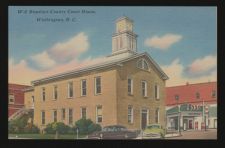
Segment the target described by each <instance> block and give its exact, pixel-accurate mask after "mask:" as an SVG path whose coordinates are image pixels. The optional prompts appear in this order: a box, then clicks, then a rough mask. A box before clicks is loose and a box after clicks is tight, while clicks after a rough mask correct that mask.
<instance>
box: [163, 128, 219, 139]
mask: <svg viewBox="0 0 225 148" xmlns="http://www.w3.org/2000/svg"><path fill="white" fill-rule="evenodd" d="M181 134H182V136H179V137H170V138H166V139H217V130H216V129H208V130H207V131H185V132H182V133H181Z"/></svg>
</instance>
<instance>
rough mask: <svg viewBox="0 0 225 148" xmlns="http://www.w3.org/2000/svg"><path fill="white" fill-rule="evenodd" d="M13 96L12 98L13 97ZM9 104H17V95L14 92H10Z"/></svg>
mask: <svg viewBox="0 0 225 148" xmlns="http://www.w3.org/2000/svg"><path fill="white" fill-rule="evenodd" d="M11 97H12V98H11ZM11 99H12V100H13V101H10V100H11ZM9 104H15V96H14V94H9Z"/></svg>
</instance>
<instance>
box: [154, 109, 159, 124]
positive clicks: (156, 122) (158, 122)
mask: <svg viewBox="0 0 225 148" xmlns="http://www.w3.org/2000/svg"><path fill="white" fill-rule="evenodd" d="M156 111H157V117H155V119H156V118H157V122H156V123H160V122H159V115H160V114H159V107H158V108H156V110H155V112H156ZM155 115H156V113H155Z"/></svg>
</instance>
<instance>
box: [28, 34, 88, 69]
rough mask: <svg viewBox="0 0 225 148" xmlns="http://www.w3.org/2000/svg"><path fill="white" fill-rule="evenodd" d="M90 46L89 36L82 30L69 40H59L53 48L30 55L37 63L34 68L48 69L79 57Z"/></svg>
mask: <svg viewBox="0 0 225 148" xmlns="http://www.w3.org/2000/svg"><path fill="white" fill-rule="evenodd" d="M88 48H89V42H88V36H87V35H86V34H85V33H84V32H80V33H78V34H76V35H75V36H73V37H72V38H70V39H68V40H67V41H64V42H58V43H56V44H54V45H53V46H52V47H51V48H49V49H46V50H45V51H43V52H41V53H38V54H36V55H32V56H30V58H29V59H30V60H31V61H32V62H33V63H34V64H35V66H34V67H33V68H38V69H40V70H47V69H50V68H53V67H54V66H57V65H61V64H66V63H68V62H70V61H71V60H74V59H77V58H78V57H79V56H80V55H81V54H82V53H84V52H85V51H87V50H88Z"/></svg>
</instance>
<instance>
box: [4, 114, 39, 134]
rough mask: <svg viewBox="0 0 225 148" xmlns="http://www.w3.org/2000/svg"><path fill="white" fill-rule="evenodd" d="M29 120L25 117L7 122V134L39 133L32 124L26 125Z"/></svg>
mask: <svg viewBox="0 0 225 148" xmlns="http://www.w3.org/2000/svg"><path fill="white" fill-rule="evenodd" d="M28 119H29V118H27V117H26V116H24V117H21V118H19V119H15V120H12V121H9V123H8V132H9V133H13V134H17V133H39V131H40V129H39V128H38V127H37V126H35V125H33V124H32V123H27V121H28Z"/></svg>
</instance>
